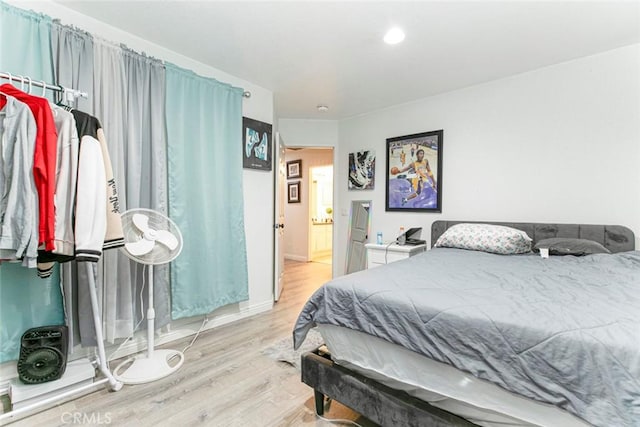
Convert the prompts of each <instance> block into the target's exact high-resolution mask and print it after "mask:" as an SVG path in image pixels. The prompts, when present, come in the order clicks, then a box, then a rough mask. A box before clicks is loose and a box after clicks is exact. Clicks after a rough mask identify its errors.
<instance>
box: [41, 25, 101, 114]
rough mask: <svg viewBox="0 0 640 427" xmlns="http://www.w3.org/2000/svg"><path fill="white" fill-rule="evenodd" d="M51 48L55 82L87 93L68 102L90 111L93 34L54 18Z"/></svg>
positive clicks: (91, 105) (91, 99)
mask: <svg viewBox="0 0 640 427" xmlns="http://www.w3.org/2000/svg"><path fill="white" fill-rule="evenodd" d="M51 49H52V51H53V72H54V78H55V81H56V83H57V84H59V85H61V86H64V87H69V88H73V89H78V90H81V91H83V92H87V94H88V97H87V98H77V99H76V101H75V102H74V103H72V104H69V106H70V107H73V108H77V109H78V110H81V111H84V112H85V113H88V114H93V37H92V36H91V34H89V33H87V32H86V31H82V30H80V29H77V28H74V27H70V26H68V25H61V24H60V22H59V21H57V20H55V21H53V24H52V25H51Z"/></svg>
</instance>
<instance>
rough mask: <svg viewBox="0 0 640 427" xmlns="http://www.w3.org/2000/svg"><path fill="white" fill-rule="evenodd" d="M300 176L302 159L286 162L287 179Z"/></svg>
mask: <svg viewBox="0 0 640 427" xmlns="http://www.w3.org/2000/svg"><path fill="white" fill-rule="evenodd" d="M291 178H302V160H291V161H289V162H287V179H291Z"/></svg>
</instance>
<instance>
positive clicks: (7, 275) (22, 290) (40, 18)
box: [0, 2, 64, 363]
mask: <svg viewBox="0 0 640 427" xmlns="http://www.w3.org/2000/svg"><path fill="white" fill-rule="evenodd" d="M0 71H5V72H7V71H8V72H10V73H18V74H22V75H25V76H29V77H31V78H32V79H37V80H45V81H46V82H52V81H53V61H52V54H51V18H49V17H47V16H45V15H42V14H36V13H33V12H28V11H25V10H22V9H18V8H15V7H12V6H9V5H7V4H6V3H1V2H0ZM0 83H7V81H2V82H0ZM14 84H15V83H14ZM15 85H16V86H17V87H18V88H19V87H20V85H19V84H15ZM41 93H42V92H41V89H38V88H35V89H34V94H36V95H40V94H41ZM48 95H51V92H49V94H48ZM63 323H64V310H63V306H62V296H61V293H60V287H59V275H58V270H57V267H56V269H55V271H54V274H53V275H52V276H51V277H49V278H48V279H44V280H43V279H40V278H38V277H37V275H36V271H35V269H27V268H24V267H22V266H20V265H19V264H9V263H2V264H1V265H0V343H2V345H1V346H0V363H1V362H6V361H8V360H16V359H17V358H18V354H19V350H20V337H21V336H22V333H23V332H24V331H25V330H26V329H29V328H32V327H35V326H45V325H61V324H63Z"/></svg>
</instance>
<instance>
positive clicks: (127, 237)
mask: <svg viewBox="0 0 640 427" xmlns="http://www.w3.org/2000/svg"><path fill="white" fill-rule="evenodd" d="M135 214H142V215H146V216H147V217H148V218H149V228H152V229H154V230H167V231H169V232H170V233H171V234H173V235H174V236H175V237H176V239H178V247H177V248H176V249H174V250H170V249H169V248H168V247H166V246H165V245H163V244H162V243H159V242H156V243H155V245H154V246H153V249H151V251H150V252H148V253H146V254H144V255H133V254H131V253H129V251H127V249H126V247H123V248H122V251H123V252H124V253H125V254H126V255H127V257H129V258H130V259H132V260H134V261H136V262H139V263H140V264H147V265H159V264H166V263H168V262H171V261H173V260H174V259H175V258H177V257H178V255H180V252H181V251H182V233H180V229H179V228H178V226H177V225H176V223H175V222H173V220H172V219H171V218H169V217H167V216H165V215H163V214H162V213H160V212H158V211H154V210H151V209H143V208H137V209H130V210H128V211H126V212H124V213H123V214H122V215H121V218H122V231H123V234H124V241H125V243H133V242H137V241H139V240H142V239H143V232H142V231H140V230H139V229H138V227H136V225H135V224H134V223H133V216H134V215H135Z"/></svg>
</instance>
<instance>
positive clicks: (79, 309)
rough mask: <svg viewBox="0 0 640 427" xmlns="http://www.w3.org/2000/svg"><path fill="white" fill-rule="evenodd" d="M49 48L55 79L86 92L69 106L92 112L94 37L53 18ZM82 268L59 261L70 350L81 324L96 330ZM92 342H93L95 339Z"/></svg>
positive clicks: (85, 275) (76, 341)
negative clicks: (60, 263)
mask: <svg viewBox="0 0 640 427" xmlns="http://www.w3.org/2000/svg"><path fill="white" fill-rule="evenodd" d="M51 50H52V55H53V64H54V67H53V68H54V70H53V72H54V75H55V82H56V83H57V84H59V85H62V86H65V87H69V88H73V89H78V90H81V91H84V92H87V94H88V97H87V99H79V100H78V101H77V102H74V103H71V104H69V106H70V107H74V108H78V109H79V110H81V111H84V112H86V113H89V114H93V37H92V36H91V35H90V34H88V33H86V32H84V31H81V30H78V29H76V28H74V27H70V26H67V25H61V24H60V23H59V22H57V21H54V22H53V24H52V26H51ZM65 103H66V101H65ZM82 270H84V271H83V272H81V273H79V271H78V264H77V263H76V262H75V261H73V262H68V263H65V264H62V265H61V269H60V288H61V290H62V294H63V299H64V311H65V317H66V323H67V326H68V328H69V350H70V351H71V350H72V349H73V347H74V346H76V345H79V344H80V343H81V342H82V339H81V333H80V330H81V328H80V324H81V323H82V324H83V325H85V326H84V327H83V328H82V329H84V330H86V329H87V327H88V328H89V333H90V334H91V336H93V335H94V333H95V331H94V328H93V317H92V312H91V302H90V299H89V292H88V288H87V287H86V286H87V283H88V282H87V274H88V272H89V271H93V270H94V269H93V268H91V269H90V270H89V269H86V267H85V268H83V269H82ZM98 295H99V294H98ZM79 299H80V301H81V302H80V301H79ZM81 319H82V322H81ZM87 323H88V325H86V324H87ZM85 334H86V333H85ZM89 342H91V340H90V341H89ZM92 342H93V343H95V338H93V339H92ZM87 345H88V344H87Z"/></svg>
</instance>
